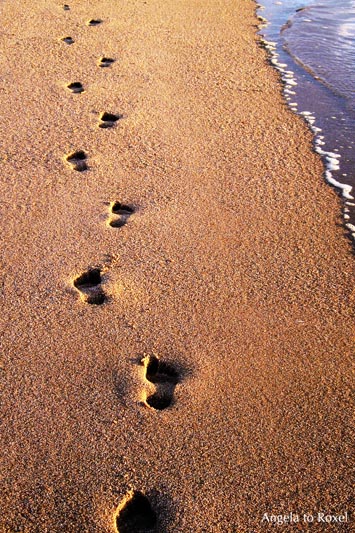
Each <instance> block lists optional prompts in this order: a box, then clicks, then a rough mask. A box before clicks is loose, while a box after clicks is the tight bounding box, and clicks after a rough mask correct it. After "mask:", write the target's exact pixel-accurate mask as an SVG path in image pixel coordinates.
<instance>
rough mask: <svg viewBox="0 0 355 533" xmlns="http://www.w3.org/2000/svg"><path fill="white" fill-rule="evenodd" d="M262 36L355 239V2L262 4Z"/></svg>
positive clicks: (264, 1) (271, 0) (319, 0)
mask: <svg viewBox="0 0 355 533" xmlns="http://www.w3.org/2000/svg"><path fill="white" fill-rule="evenodd" d="M261 4H262V5H260V7H259V9H258V15H259V17H260V21H261V24H260V34H261V36H262V38H263V40H264V41H263V42H264V45H265V47H266V48H267V49H268V50H269V51H270V54H271V62H272V63H273V64H274V65H275V66H276V68H278V70H279V71H280V72H281V75H282V78H283V80H284V83H285V87H284V94H285V98H286V100H287V102H288V103H289V105H290V107H291V109H293V111H294V112H295V113H298V114H300V115H302V116H303V118H304V119H305V120H306V121H307V122H308V124H309V126H310V128H311V129H312V130H313V132H314V135H315V150H316V151H317V152H318V153H319V154H320V155H321V156H322V157H323V160H324V163H325V166H326V171H325V178H326V180H327V181H328V182H329V183H330V184H331V185H332V186H334V187H335V188H336V189H337V191H338V192H339V194H341V196H342V197H343V199H344V208H343V209H344V219H345V224H346V227H347V230H348V231H349V235H350V236H352V237H353V238H354V239H355V0H313V1H310V0H279V1H278V0H261Z"/></svg>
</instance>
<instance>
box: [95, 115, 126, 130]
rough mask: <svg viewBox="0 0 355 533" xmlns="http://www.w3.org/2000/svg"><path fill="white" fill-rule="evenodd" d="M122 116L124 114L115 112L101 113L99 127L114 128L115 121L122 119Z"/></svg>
mask: <svg viewBox="0 0 355 533" xmlns="http://www.w3.org/2000/svg"><path fill="white" fill-rule="evenodd" d="M120 118H122V115H114V114H113V113H106V111H105V112H104V113H101V114H100V117H99V120H100V122H99V128H112V126H114V124H115V122H117V121H118V120H120Z"/></svg>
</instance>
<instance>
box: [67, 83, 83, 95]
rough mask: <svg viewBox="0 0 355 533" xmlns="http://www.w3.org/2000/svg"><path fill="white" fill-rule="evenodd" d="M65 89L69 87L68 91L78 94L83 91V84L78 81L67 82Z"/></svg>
mask: <svg viewBox="0 0 355 533" xmlns="http://www.w3.org/2000/svg"><path fill="white" fill-rule="evenodd" d="M67 89H69V91H70V92H72V93H75V94H79V93H83V92H84V87H83V84H82V83H80V81H74V82H72V83H68V85H67Z"/></svg>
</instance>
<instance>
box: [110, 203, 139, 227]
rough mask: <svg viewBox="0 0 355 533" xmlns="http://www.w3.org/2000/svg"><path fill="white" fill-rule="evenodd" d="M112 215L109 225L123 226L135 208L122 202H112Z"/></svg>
mask: <svg viewBox="0 0 355 533" xmlns="http://www.w3.org/2000/svg"><path fill="white" fill-rule="evenodd" d="M110 213H111V216H110V218H109V219H108V222H107V223H108V225H109V226H111V228H122V226H124V225H125V224H127V221H128V219H129V217H130V216H132V215H133V213H134V208H133V207H132V206H130V205H125V204H121V202H112V203H111V206H110Z"/></svg>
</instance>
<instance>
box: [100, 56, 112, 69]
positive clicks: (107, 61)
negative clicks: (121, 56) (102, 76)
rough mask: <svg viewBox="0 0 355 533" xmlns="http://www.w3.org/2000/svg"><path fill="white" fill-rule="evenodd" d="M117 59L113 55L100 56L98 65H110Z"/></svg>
mask: <svg viewBox="0 0 355 533" xmlns="http://www.w3.org/2000/svg"><path fill="white" fill-rule="evenodd" d="M114 62H115V60H114V59H112V57H105V56H102V57H100V59H99V62H98V66H99V67H109V66H110V65H112V63H114Z"/></svg>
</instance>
